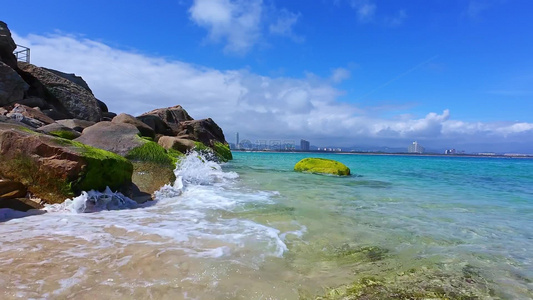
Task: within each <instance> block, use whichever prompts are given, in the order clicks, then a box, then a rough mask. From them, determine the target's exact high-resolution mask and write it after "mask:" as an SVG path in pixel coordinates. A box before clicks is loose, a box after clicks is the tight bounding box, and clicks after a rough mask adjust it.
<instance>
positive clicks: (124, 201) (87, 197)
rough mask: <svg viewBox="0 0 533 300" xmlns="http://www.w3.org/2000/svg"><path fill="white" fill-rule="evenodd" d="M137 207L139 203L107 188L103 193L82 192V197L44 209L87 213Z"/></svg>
mask: <svg viewBox="0 0 533 300" xmlns="http://www.w3.org/2000/svg"><path fill="white" fill-rule="evenodd" d="M136 206H137V202H135V201H133V200H131V199H130V198H128V197H126V196H124V195H123V194H122V193H118V192H116V193H115V192H113V191H111V189H110V188H109V187H107V188H106V189H105V191H104V192H102V193H101V192H98V191H95V190H91V191H88V192H82V193H81V195H80V196H78V197H75V198H74V199H67V200H65V201H64V202H63V203H61V204H50V205H45V208H44V209H45V210H46V211H49V212H57V211H69V212H73V213H86V212H96V211H102V210H117V209H123V208H134V207H136Z"/></svg>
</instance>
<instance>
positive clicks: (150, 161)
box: [126, 138, 183, 194]
mask: <svg viewBox="0 0 533 300" xmlns="http://www.w3.org/2000/svg"><path fill="white" fill-rule="evenodd" d="M140 139H141V140H142V142H143V144H142V145H141V146H139V147H136V148H133V149H132V150H131V151H130V152H129V153H128V154H127V155H126V158H128V159H130V160H131V162H132V163H133V167H134V172H133V177H132V181H133V183H135V185H137V187H138V188H139V189H140V190H141V191H142V192H144V193H148V194H153V193H154V192H155V191H157V190H159V189H160V188H161V187H162V186H164V185H165V184H169V183H172V182H174V181H175V180H176V176H175V175H174V169H175V168H176V163H177V162H178V159H179V158H180V156H183V154H182V153H180V152H178V151H175V150H173V149H169V150H166V149H165V148H163V147H162V146H161V145H159V144H157V143H155V142H152V141H150V140H148V139H146V138H140Z"/></svg>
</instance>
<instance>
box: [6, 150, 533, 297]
mask: <svg viewBox="0 0 533 300" xmlns="http://www.w3.org/2000/svg"><path fill="white" fill-rule="evenodd" d="M306 157H321V158H329V159H334V160H337V161H340V162H342V163H344V164H345V165H346V166H348V167H349V168H350V169H351V173H352V175H351V176H347V177H338V176H328V175H318V174H308V173H298V172H294V171H293V167H294V165H295V164H296V163H297V162H298V161H300V160H301V159H303V158H306ZM175 173H176V175H177V178H178V179H177V180H176V182H175V183H174V184H173V185H167V186H165V187H163V188H162V189H161V190H160V191H159V192H157V197H156V200H155V201H152V202H149V203H145V204H142V205H137V204H135V203H133V202H131V201H130V200H129V199H127V198H125V197H121V196H120V195H117V194H115V193H112V192H111V191H107V192H104V193H97V192H89V193H85V194H83V195H82V196H80V197H78V198H75V199H72V200H69V201H65V202H64V203H63V204H61V205H49V206H47V207H46V208H45V210H46V211H47V212H46V213H40V212H38V211H32V212H29V213H21V212H15V211H11V210H8V209H0V270H1V271H0V283H1V284H2V288H1V293H0V295H1V298H2V299H51V298H60V299H69V298H75V299H89V298H95V297H96V298H113V299H317V298H318V299H343V298H342V297H344V296H346V297H348V296H347V295H352V296H353V295H358V297H362V298H364V299H383V298H387V297H388V298H394V299H427V298H432V299H530V298H533V234H532V232H531V229H532V228H533V176H532V174H533V160H532V159H509V158H493V157H445V156H402V155H371V154H367V155H357V154H355V155H354V154H333V153H273V152H264V153H263V152H234V160H232V161H230V162H228V163H224V164H217V163H215V162H211V161H207V160H205V159H202V157H201V156H199V155H198V154H196V153H194V154H192V155H189V156H187V157H186V158H184V159H183V160H182V161H181V162H180V163H178V167H177V169H176V171H175ZM354 297H355V296H354ZM346 299H352V298H346ZM353 299H357V298H353Z"/></svg>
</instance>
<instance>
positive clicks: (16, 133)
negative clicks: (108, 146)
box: [0, 123, 133, 203]
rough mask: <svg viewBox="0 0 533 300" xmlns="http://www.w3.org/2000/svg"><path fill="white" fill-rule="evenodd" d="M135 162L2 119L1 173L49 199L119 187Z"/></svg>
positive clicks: (34, 193) (0, 143)
mask: <svg viewBox="0 0 533 300" xmlns="http://www.w3.org/2000/svg"><path fill="white" fill-rule="evenodd" d="M132 171H133V166H132V165H131V163H130V162H129V161H128V160H126V159H124V158H123V157H121V156H118V155H116V154H113V153H110V152H107V151H104V150H100V149H96V148H93V147H90V146H87V145H84V144H81V143H76V142H73V141H69V140H66V139H61V138H56V137H52V136H48V135H44V134H39V133H36V132H32V131H28V130H27V129H25V128H23V127H20V126H17V125H11V124H5V123H0V177H1V178H4V179H8V180H12V181H16V182H20V183H22V184H23V185H24V186H25V187H27V189H28V191H29V192H30V193H31V194H33V195H35V196H36V197H39V198H41V199H42V200H43V201H45V202H47V203H61V202H63V201H64V200H65V199H67V198H70V197H73V196H75V195H78V194H79V193H80V192H81V191H86V190H91V189H95V190H103V189H105V187H106V186H109V187H110V188H112V189H115V190H116V189H119V188H120V187H122V186H124V185H128V184H129V183H130V182H131V175H132Z"/></svg>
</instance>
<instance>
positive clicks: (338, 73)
mask: <svg viewBox="0 0 533 300" xmlns="http://www.w3.org/2000/svg"><path fill="white" fill-rule="evenodd" d="M350 76H351V74H350V70H348V69H345V68H337V69H335V70H333V72H332V74H331V80H332V81H333V82H334V83H339V82H342V81H344V80H346V79H348V78H350Z"/></svg>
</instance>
